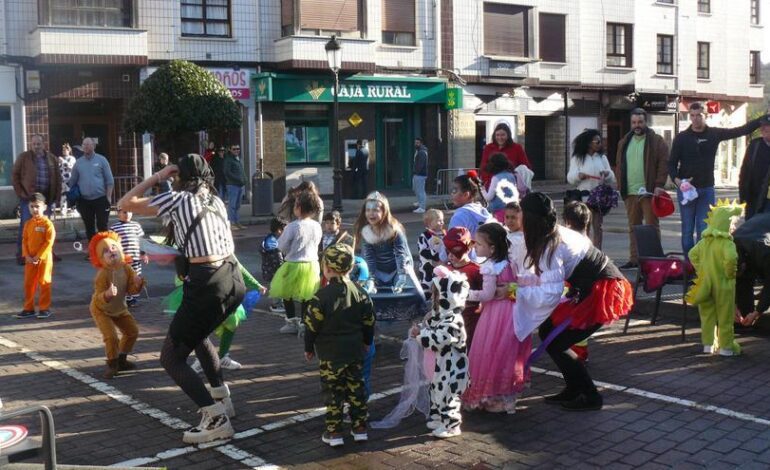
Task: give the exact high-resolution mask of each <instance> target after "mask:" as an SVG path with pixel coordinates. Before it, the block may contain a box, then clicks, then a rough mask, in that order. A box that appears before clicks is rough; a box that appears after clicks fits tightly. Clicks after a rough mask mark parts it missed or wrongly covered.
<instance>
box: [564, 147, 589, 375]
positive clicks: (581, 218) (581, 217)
mask: <svg viewBox="0 0 770 470" xmlns="http://www.w3.org/2000/svg"><path fill="white" fill-rule="evenodd" d="M573 158H574V157H573ZM561 217H562V219H563V220H564V225H565V226H566V227H567V228H569V229H572V230H574V231H576V232H577V233H579V234H581V235H583V236H584V237H586V238H587V239H588V240H589V241H591V238H590V237H589V236H588V227H590V225H591V217H593V214H592V212H591V209H589V208H588V206H587V205H585V204H584V203H582V202H578V201H571V202H569V203H568V204H567V205H565V206H564V212H563V213H562V216H561ZM592 243H593V242H592ZM570 349H571V350H572V352H574V353H575V354H577V357H578V359H580V360H581V361H583V363H586V362H588V338H586V339H584V340H583V341H579V342H577V343H575V344H573V345H572V347H570Z"/></svg>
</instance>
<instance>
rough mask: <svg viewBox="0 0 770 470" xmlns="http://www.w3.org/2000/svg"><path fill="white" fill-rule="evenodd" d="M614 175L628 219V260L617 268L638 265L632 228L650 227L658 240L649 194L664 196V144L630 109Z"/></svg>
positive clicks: (637, 112)
mask: <svg viewBox="0 0 770 470" xmlns="http://www.w3.org/2000/svg"><path fill="white" fill-rule="evenodd" d="M615 161H616V162H617V168H616V170H615V176H616V177H617V178H618V179H619V180H620V196H621V197H622V198H623V201H624V203H625V205H626V214H627V216H628V234H629V258H628V262H627V263H626V264H624V265H623V266H621V267H620V269H631V268H636V267H638V266H639V262H638V256H637V253H636V237H634V231H633V226H634V225H641V223H642V221H644V223H645V224H647V225H654V226H655V229H656V230H657V231H658V237H660V222H659V221H658V217H657V216H656V215H655V213H654V212H653V211H652V198H651V197H650V196H651V195H653V194H655V195H657V194H660V193H665V192H666V190H665V189H663V186H664V185H665V184H666V178H667V177H668V175H667V171H668V170H667V169H668V145H666V141H665V140H663V137H661V136H659V135H658V134H656V133H655V131H653V130H652V129H650V128H649V127H647V112H646V111H645V110H643V109H641V108H634V109H632V110H631V131H630V132H629V133H628V134H626V135H625V136H624V137H623V138H622V139H620V142H618V154H617V158H616V159H615Z"/></svg>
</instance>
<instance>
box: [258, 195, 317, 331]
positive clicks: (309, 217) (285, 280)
mask: <svg viewBox="0 0 770 470" xmlns="http://www.w3.org/2000/svg"><path fill="white" fill-rule="evenodd" d="M319 210H320V207H319V206H318V199H317V197H316V196H315V195H314V194H313V193H312V192H310V191H303V192H301V193H299V194H298V195H297V198H296V201H295V203H294V215H295V216H296V217H297V219H296V220H294V221H293V222H290V223H289V224H288V225H287V226H286V228H285V229H284V231H283V233H282V234H281V236H280V237H279V238H278V248H279V249H280V250H281V251H282V252H283V253H284V256H285V262H284V263H283V264H282V265H281V267H280V268H278V271H276V273H275V276H273V280H272V282H271V283H270V297H272V298H274V299H283V306H284V308H285V309H286V325H284V326H283V327H281V329H280V330H279V331H280V333H289V334H291V333H294V334H296V333H297V332H298V331H299V324H300V319H299V318H297V317H296V311H295V307H294V301H298V302H302V310H300V316H302V315H303V314H304V312H305V310H306V306H307V301H308V300H310V299H312V298H313V295H314V294H315V291H316V290H318V287H319V285H320V281H321V278H320V274H319V272H320V269H321V268H320V266H319V265H318V244H319V243H321V236H322V234H321V224H319V223H318V222H317V221H315V220H313V217H315V216H316V214H317V213H318V211H319Z"/></svg>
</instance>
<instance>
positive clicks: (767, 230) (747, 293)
mask: <svg viewBox="0 0 770 470" xmlns="http://www.w3.org/2000/svg"><path fill="white" fill-rule="evenodd" d="M733 240H734V241H735V247H736V249H737V250H738V273H737V274H736V278H735V305H736V307H737V308H738V312H739V314H740V315H741V317H745V319H744V318H738V317H737V316H736V321H737V320H741V321H742V323H743V325H744V326H749V325H752V324H753V323H754V322H756V321H757V318H758V317H759V316H760V315H761V314H762V313H764V312H765V310H767V309H768V307H770V214H768V213H764V214H759V213H758V214H757V215H756V217H753V218H752V219H751V220H748V221H746V222H745V223H744V224H743V225H741V226H740V227H738V229H737V230H736V231H735V233H733ZM756 281H760V282H761V283H762V291H761V292H760V294H759V299H755V298H754V285H755V282H756ZM755 303H756V305H755Z"/></svg>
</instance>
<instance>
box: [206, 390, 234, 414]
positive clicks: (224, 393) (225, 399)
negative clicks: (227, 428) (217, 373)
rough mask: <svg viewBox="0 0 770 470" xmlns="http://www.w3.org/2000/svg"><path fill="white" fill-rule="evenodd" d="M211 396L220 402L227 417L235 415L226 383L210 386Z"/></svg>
mask: <svg viewBox="0 0 770 470" xmlns="http://www.w3.org/2000/svg"><path fill="white" fill-rule="evenodd" d="M211 398H213V399H214V400H215V401H217V402H219V403H222V405H223V406H224V407H225V413H226V414H227V417H228V418H234V417H235V407H234V406H233V400H232V399H231V398H230V387H228V386H227V384H222V385H221V386H219V387H211Z"/></svg>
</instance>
